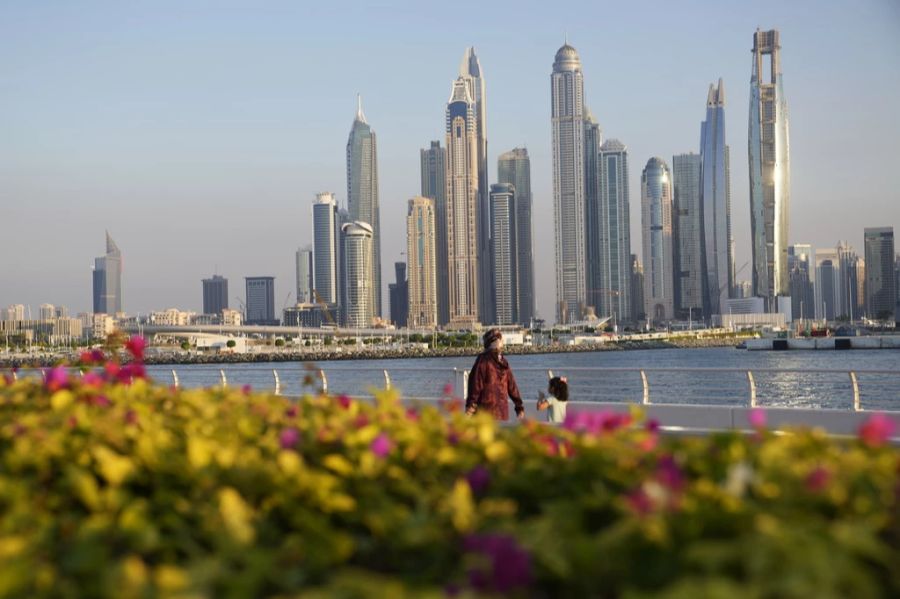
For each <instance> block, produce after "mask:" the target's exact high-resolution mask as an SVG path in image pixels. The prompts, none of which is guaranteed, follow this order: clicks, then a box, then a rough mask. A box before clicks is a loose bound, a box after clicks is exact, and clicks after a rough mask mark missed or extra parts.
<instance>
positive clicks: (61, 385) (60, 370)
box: [44, 366, 69, 391]
mask: <svg viewBox="0 0 900 599" xmlns="http://www.w3.org/2000/svg"><path fill="white" fill-rule="evenodd" d="M68 385H69V373H68V372H66V368H65V366H56V367H54V368H50V369H47V370H44V386H46V387H47V389H49V390H50V391H59V390H60V389H65V388H66V387H67V386H68Z"/></svg>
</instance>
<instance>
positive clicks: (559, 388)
mask: <svg viewBox="0 0 900 599" xmlns="http://www.w3.org/2000/svg"><path fill="white" fill-rule="evenodd" d="M547 391H548V392H549V393H550V395H552V396H553V397H555V398H556V399H558V400H559V401H569V383H568V382H566V379H565V377H558V376H555V377H553V378H552V379H550V383H549V384H548V385H547Z"/></svg>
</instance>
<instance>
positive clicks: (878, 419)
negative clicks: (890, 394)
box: [859, 412, 896, 447]
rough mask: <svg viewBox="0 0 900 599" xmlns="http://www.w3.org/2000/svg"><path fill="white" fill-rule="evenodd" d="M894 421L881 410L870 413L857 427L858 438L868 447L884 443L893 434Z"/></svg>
mask: <svg viewBox="0 0 900 599" xmlns="http://www.w3.org/2000/svg"><path fill="white" fill-rule="evenodd" d="M895 426H896V425H895V423H894V421H893V420H892V419H891V418H890V417H888V416H885V415H884V414H882V413H881V412H878V413H875V414H872V415H871V416H869V418H868V419H866V421H865V422H863V423H862V424H861V425H860V427H859V438H860V439H862V442H863V443H865V444H866V445H868V446H869V447H880V446H881V445H884V444H885V443H886V442H887V441H888V439H890V438H891V435H893V434H894V428H895Z"/></svg>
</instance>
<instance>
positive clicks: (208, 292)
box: [203, 275, 228, 314]
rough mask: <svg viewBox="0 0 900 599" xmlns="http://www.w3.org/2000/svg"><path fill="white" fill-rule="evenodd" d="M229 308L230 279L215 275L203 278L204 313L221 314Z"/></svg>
mask: <svg viewBox="0 0 900 599" xmlns="http://www.w3.org/2000/svg"><path fill="white" fill-rule="evenodd" d="M227 309H228V279H226V278H225V277H223V276H220V275H213V276H212V278H211V279H203V313H204V314H220V313H221V312H222V310H227Z"/></svg>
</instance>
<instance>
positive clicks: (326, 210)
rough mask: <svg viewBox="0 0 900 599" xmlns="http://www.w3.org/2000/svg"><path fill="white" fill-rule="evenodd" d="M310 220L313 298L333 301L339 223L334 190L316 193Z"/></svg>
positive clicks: (320, 300) (335, 285)
mask: <svg viewBox="0 0 900 599" xmlns="http://www.w3.org/2000/svg"><path fill="white" fill-rule="evenodd" d="M312 212H313V215H312V221H313V223H312V224H313V300H314V301H316V302H324V303H326V304H337V303H338V302H339V301H340V300H339V299H338V298H339V297H340V295H339V294H340V292H339V289H338V246H339V244H340V239H339V229H338V226H339V223H338V214H337V204H336V203H335V201H334V194H331V193H328V192H323V193H319V194H316V201H315V203H313V207H312Z"/></svg>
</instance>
